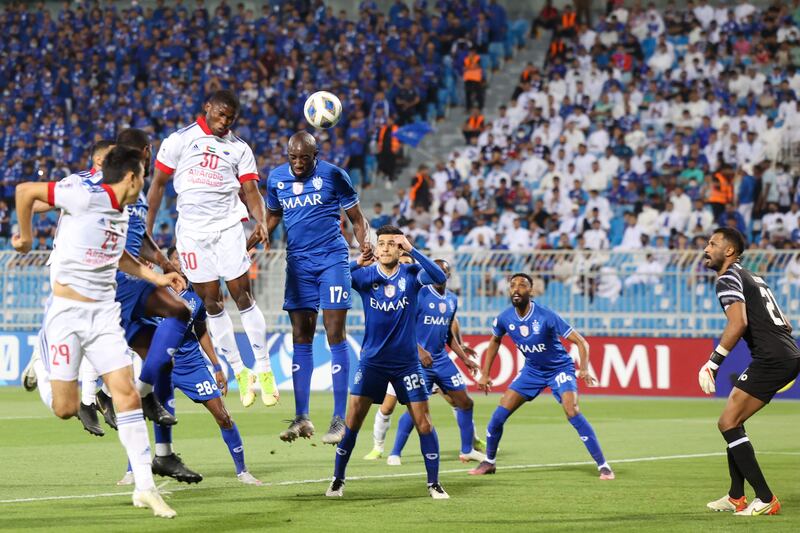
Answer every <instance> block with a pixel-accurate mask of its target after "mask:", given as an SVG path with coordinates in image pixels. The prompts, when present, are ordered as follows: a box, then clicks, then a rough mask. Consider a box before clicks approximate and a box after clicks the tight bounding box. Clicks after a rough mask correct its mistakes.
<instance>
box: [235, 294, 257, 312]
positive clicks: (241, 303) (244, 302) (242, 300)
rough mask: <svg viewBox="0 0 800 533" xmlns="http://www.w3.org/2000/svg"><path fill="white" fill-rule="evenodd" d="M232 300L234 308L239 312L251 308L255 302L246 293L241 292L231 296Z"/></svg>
mask: <svg viewBox="0 0 800 533" xmlns="http://www.w3.org/2000/svg"><path fill="white" fill-rule="evenodd" d="M233 299H234V301H235V302H236V307H237V308H238V309H239V310H240V311H244V310H246V309H250V308H251V307H253V304H254V303H255V300H254V299H253V297H252V296H251V295H250V293H249V292H248V291H241V292H240V293H239V294H236V295H235V296H233Z"/></svg>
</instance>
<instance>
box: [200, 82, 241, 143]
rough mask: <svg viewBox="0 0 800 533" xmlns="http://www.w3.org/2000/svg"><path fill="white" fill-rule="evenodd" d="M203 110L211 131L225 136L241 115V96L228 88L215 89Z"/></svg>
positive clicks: (218, 135) (219, 135)
mask: <svg viewBox="0 0 800 533" xmlns="http://www.w3.org/2000/svg"><path fill="white" fill-rule="evenodd" d="M203 111H204V112H205V114H206V116H205V118H206V125H207V126H208V129H210V130H211V133H213V134H214V135H216V136H217V137H223V136H225V135H226V134H227V133H228V130H229V129H231V126H233V123H234V122H236V118H237V117H238V116H239V98H238V97H237V96H236V93H234V92H233V91H231V90H228V89H220V90H219V91H214V92H213V93H211V96H209V97H208V100H206V103H205V104H204V105H203Z"/></svg>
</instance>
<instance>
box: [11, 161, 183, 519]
mask: <svg viewBox="0 0 800 533" xmlns="http://www.w3.org/2000/svg"><path fill="white" fill-rule="evenodd" d="M104 171H105V172H104V176H103V181H102V182H101V183H99V184H97V185H95V184H92V183H90V182H88V181H85V180H82V179H70V180H64V181H61V182H59V183H34V182H26V183H22V184H20V185H19V186H17V189H16V205H17V212H18V218H19V228H20V234H19V235H15V236H14V237H13V238H12V241H11V242H12V245H13V246H14V248H15V249H16V250H17V251H18V252H21V253H26V252H28V251H30V249H31V245H32V241H33V237H32V233H33V227H32V217H33V205H34V202H36V201H37V200H39V201H44V202H47V203H48V204H49V205H51V206H53V207H55V208H58V209H61V210H62V216H61V222H60V226H61V231H60V232H59V237H58V242H57V243H56V246H57V248H58V253H57V254H56V257H55V259H54V262H53V266H54V268H55V269H56V275H55V283H54V284H53V298H52V302H51V304H50V306H49V307H48V309H47V313H46V316H45V320H44V328H43V329H44V335H43V339H42V340H43V346H41V348H40V349H41V351H42V355H43V358H44V360H45V361H46V362H47V363H46V366H48V367H49V374H50V378H51V386H52V389H53V412H54V413H55V414H56V415H57V416H59V417H61V418H71V417H73V416H75V415H76V414H77V411H78V384H77V377H78V367H79V365H80V362H81V360H82V358H84V357H85V358H87V359H88V360H89V361H90V362H91V363H92V365H93V366H94V367H95V368H96V369H97V370H98V371H99V372H100V374H101V375H102V376H103V380H104V381H105V382H106V385H107V386H108V387H109V389H110V390H111V395H112V396H113V399H114V405H115V408H116V411H117V425H118V430H119V437H120V441H121V442H122V445H123V446H124V447H125V450H126V452H127V454H128V459H129V460H130V462H131V466H132V469H133V474H134V481H135V484H136V490H135V491H134V494H133V503H134V505H135V506H137V507H150V508H151V509H153V512H154V513H155V514H156V515H157V516H161V517H166V518H172V517H173V516H175V511H174V510H172V509H171V508H170V507H169V506H168V505H167V504H166V503H164V501H163V500H162V499H161V496H160V495H159V494H158V491H157V489H156V487H155V483H154V482H153V474H152V472H151V459H150V443H149V439H148V435H147V426H146V425H145V422H144V416H143V414H142V404H141V400H140V398H139V394H138V393H137V391H136V388H135V385H134V382H133V375H132V371H131V357H130V355H129V348H128V346H127V344H126V343H125V336H124V333H123V331H122V327H121V326H120V306H119V304H118V303H117V302H115V301H114V296H115V291H116V281H115V277H116V272H117V267H119V268H120V269H121V270H122V271H124V272H126V273H128V274H131V275H134V276H137V277H141V278H143V279H147V280H149V281H151V282H152V283H154V284H157V285H159V286H171V287H172V288H173V289H175V290H182V289H184V288H185V283H184V281H183V278H181V276H180V275H178V274H176V273H170V274H156V273H155V272H153V271H152V270H150V269H149V268H147V267H146V266H144V265H143V264H141V263H139V261H137V260H136V258H134V257H132V256H131V255H130V254H129V253H127V252H126V251H125V236H126V233H127V229H128V213H127V212H126V210H125V206H126V205H128V204H131V203H133V202H135V201H136V199H137V198H138V196H139V193H140V192H141V190H142V187H143V186H144V166H143V164H142V158H141V152H140V151H138V150H136V149H133V148H127V147H117V148H114V149H112V150H111V151H110V152H109V153H108V155H107V156H106V158H105V161H104Z"/></svg>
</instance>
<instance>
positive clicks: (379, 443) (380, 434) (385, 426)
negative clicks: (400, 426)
mask: <svg viewBox="0 0 800 533" xmlns="http://www.w3.org/2000/svg"><path fill="white" fill-rule="evenodd" d="M391 425H392V415H385V414H383V413H381V410H380V409H378V411H377V412H376V413H375V424H374V425H373V426H372V438H373V440H374V441H375V447H376V448H380V449H381V450H383V444H384V443H385V442H386V434H387V433H388V432H389V427H390V426H391Z"/></svg>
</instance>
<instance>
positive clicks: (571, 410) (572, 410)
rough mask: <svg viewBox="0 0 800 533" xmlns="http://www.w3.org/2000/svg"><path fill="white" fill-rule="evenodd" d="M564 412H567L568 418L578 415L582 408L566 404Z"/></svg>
mask: <svg viewBox="0 0 800 533" xmlns="http://www.w3.org/2000/svg"><path fill="white" fill-rule="evenodd" d="M564 413H566V415H567V418H573V417H576V416H578V415H579V414H580V413H581V410H580V408H579V407H578V406H577V405H574V404H573V405H565V406H564Z"/></svg>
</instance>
